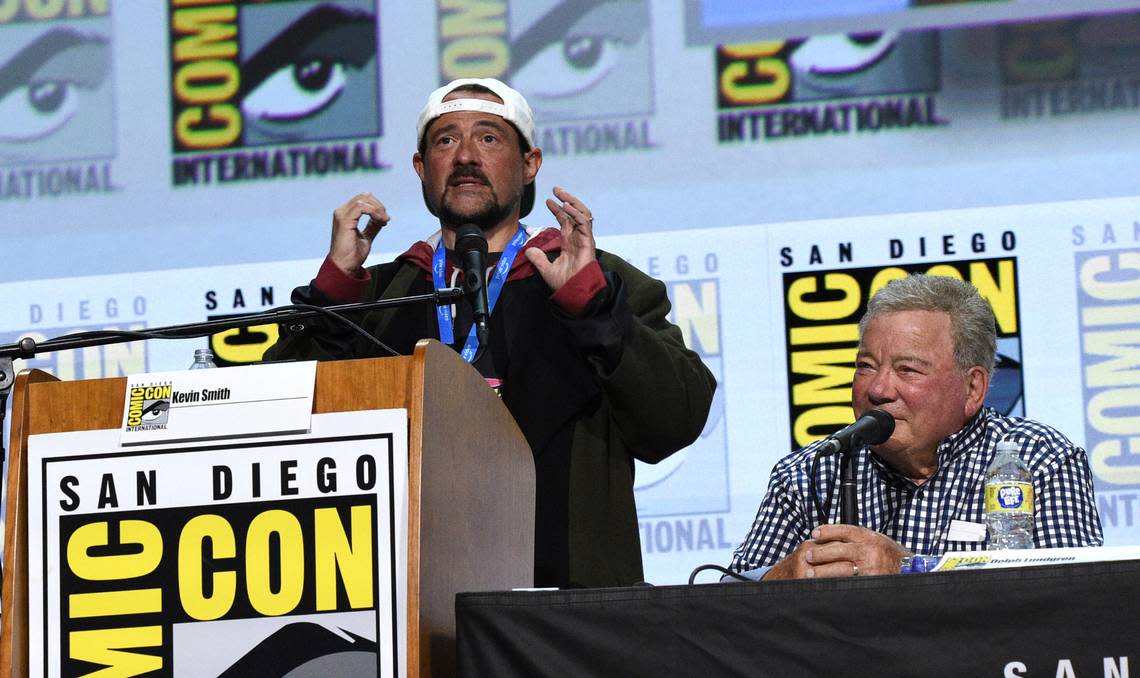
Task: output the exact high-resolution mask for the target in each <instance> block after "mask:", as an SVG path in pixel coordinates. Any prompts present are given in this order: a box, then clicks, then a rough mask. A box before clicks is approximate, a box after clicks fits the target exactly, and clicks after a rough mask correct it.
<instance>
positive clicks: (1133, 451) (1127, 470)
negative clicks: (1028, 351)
mask: <svg viewBox="0 0 1140 678" xmlns="http://www.w3.org/2000/svg"><path fill="white" fill-rule="evenodd" d="M1117 228H1120V227H1119V226H1118V227H1117ZM1133 228H1134V227H1133V226H1131V225H1129V226H1125V227H1124V228H1120V232H1121V233H1122V234H1127V233H1128V232H1129V231H1131V230H1132V229H1133ZM1135 228H1137V231H1136V233H1137V235H1138V236H1140V227H1135ZM1104 229H1105V230H1104V231H1103V233H1104V234H1105V235H1107V236H1110V237H1112V240H1111V241H1109V240H1107V239H1106V238H1105V239H1102V242H1105V243H1106V244H1107V243H1109V242H1113V243H1114V242H1115V236H1114V235H1112V225H1111V224H1105V226H1104ZM1089 230H1090V233H1088V234H1087V236H1086V235H1085V234H1083V233H1082V234H1081V235H1080V240H1081V241H1082V242H1083V241H1085V238H1086V237H1088V238H1089V239H1092V238H1093V237H1095V236H1094V233H1095V232H1096V231H1099V230H1100V227H1099V226H1098V227H1097V228H1095V229H1092V228H1090V229H1089ZM1074 236H1075V237H1074V241H1075V242H1076V241H1077V239H1076V234H1074ZM1123 237H1127V235H1123ZM1075 272H1076V292H1077V312H1076V314H1074V316H1073V317H1074V319H1075V320H1077V321H1078V322H1079V323H1080V338H1081V367H1082V369H1081V377H1082V382H1083V383H1082V387H1083V393H1082V396H1083V397H1082V404H1083V405H1084V407H1083V408H1082V409H1083V411H1084V419H1085V449H1086V450H1087V451H1088V454H1089V463H1090V465H1091V467H1092V472H1093V477H1094V481H1095V483H1096V487H1097V496H1098V499H1099V500H1100V501H1099V508H1100V512H1101V517H1102V519H1103V520H1104V523H1105V526H1106V527H1108V526H1111V527H1117V526H1127V527H1129V528H1131V526H1132V525H1133V518H1132V515H1133V513H1132V511H1133V509H1132V503H1133V500H1134V499H1135V496H1136V495H1135V490H1136V488H1137V487H1140V416H1138V415H1140V313H1138V312H1137V308H1140V248H1137V247H1131V248H1125V249H1104V250H1099V251H1097V250H1094V251H1078V252H1076V253H1075Z"/></svg>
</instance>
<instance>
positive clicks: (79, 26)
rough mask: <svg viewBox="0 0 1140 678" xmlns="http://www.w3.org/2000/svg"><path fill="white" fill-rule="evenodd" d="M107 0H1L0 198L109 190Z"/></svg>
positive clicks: (111, 131)
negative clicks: (53, 0) (65, 0)
mask: <svg viewBox="0 0 1140 678" xmlns="http://www.w3.org/2000/svg"><path fill="white" fill-rule="evenodd" d="M108 2H109V0H70V1H69V2H63V1H62V0H60V1H58V2H44V1H42V0H40V1H37V0H3V1H0V200H12V199H31V198H39V197H50V196H61V195H77V194H85V193H105V192H108V191H111V190H113V184H112V179H111V163H110V162H109V161H110V160H111V159H112V158H113V157H114V155H115V118H114V114H115V107H114V87H113V81H112V78H111V17H110V13H109V10H108V6H107V5H108Z"/></svg>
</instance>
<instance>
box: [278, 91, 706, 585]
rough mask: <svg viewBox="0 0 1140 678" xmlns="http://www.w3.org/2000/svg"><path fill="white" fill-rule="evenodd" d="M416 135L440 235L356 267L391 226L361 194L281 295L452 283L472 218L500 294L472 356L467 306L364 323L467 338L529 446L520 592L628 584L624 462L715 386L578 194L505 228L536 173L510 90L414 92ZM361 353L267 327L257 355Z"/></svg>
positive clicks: (667, 444) (336, 337)
mask: <svg viewBox="0 0 1140 678" xmlns="http://www.w3.org/2000/svg"><path fill="white" fill-rule="evenodd" d="M416 133H417V138H418V151H417V152H416V153H415V154H414V155H413V156H412V164H413V165H414V167H415V170H416V174H418V175H419V177H420V181H421V182H422V186H423V195H424V202H425V203H426V204H427V207H428V210H430V211H431V213H432V214H433V215H435V216H436V217H438V218H439V223H440V227H441V228H440V230H439V231H438V232H437V233H436V234H435V235H433V236H431V237H429V238H428V239H427V240H426V241H423V242H418V243H416V244H414V245H412V247H411V248H410V249H409V250H408V251H407V252H405V253H404V254H402V255H400V256H399V257H397V258H396V260H395V261H393V262H391V263H388V264H382V265H379V266H373V267H370V268H368V269H364V268H363V263H364V260H365V258H366V257H367V256H368V253H369V251H370V250H371V246H372V240H373V239H374V238H375V237H376V235H377V234H378V233H379V232H380V229H382V228H383V227H384V226H385V224H387V223H388V220H389V216H388V213H387V211H386V210H385V208H384V205H383V204H381V203H380V202H379V201H378V200H377V199H376V198H375V197H373V196H372V195H371V194H370V193H363V194H360V195H357V196H355V197H354V198H352V199H351V200H349V201H348V202H347V203H345V204H344V205H341V206H340V207H338V208H337V209H336V210H335V211H334V212H333V233H332V244H331V246H330V248H329V254H328V257H327V258H326V259H325V261H324V263H323V265H322V266H321V269H320V272H319V273H318V274H317V278H316V279H315V280H313V282H312V284H310V285H309V286H307V287H301V288H298V289H297V290H295V291H294V293H293V300H294V302H295V303H314V304H321V305H329V304H333V303H346V302H356V301H367V300H373V299H378V298H392V297H400V296H406V295H410V294H423V293H426V292H430V291H431V290H433V289H434V288H437V287H449V286H452V285H455V284H457V281H458V279H459V276H460V275H461V267H457V263H458V262H457V260H456V259H455V257H454V255H453V254H452V250H453V249H454V245H455V231H456V229H457V228H459V227H460V226H461V225H465V224H476V225H477V226H479V227H480V228H481V229H482V230H483V233H484V235H485V236H486V238H487V243H488V249H489V251H490V254H489V256H488V262H487V263H488V265H489V266H492V267H494V273H491V272H489V273H488V278H491V277H492V275H495V276H496V277H498V278H499V282H501V288H500V289H501V291H500V292H499V293H498V294H495V293H494V292H495V288H496V280H494V279H491V280H490V281H489V283H488V289H489V291H490V293H491V294H490V297H491V298H490V301H489V303H490V307H491V318H490V321H489V324H490V336H491V341H490V342H489V346H486V347H484V348H485V349H486V350H483V351H477V350H476V351H472V350H470V349H471V348H472V342H475V341H477V338H476V337H475V335H474V334H473V333H471V332H469V328H470V327H471V325H472V308H471V305H470V303H469V302H468V301H467V300H466V299H464V300H463V301H460V302H459V303H457V304H456V305H455V307H456V309H457V311H458V317H457V318H455V319H454V320H453V319H452V318H451V316H450V314H449V313H438V314H437V312H436V309H435V308H431V307H427V306H419V307H408V308H402V309H392V310H386V311H382V312H375V313H371V314H369V315H368V316H366V317H365V318H364V321H363V324H364V325H365V328H366V329H368V330H369V331H370V332H372V333H374V334H375V335H376V336H378V337H379V338H380V339H381V340H383V341H384V342H385V343H387V344H389V345H390V346H392V347H393V348H395V349H396V350H398V351H401V352H404V353H411V352H412V350H413V348H414V346H415V342H416V341H417V340H419V339H422V338H425V337H431V338H440V339H441V340H442V341H443V342H444V343H449V344H451V345H452V346H453V347H455V348H456V350H459V349H460V347H463V346H464V345H465V344H466V346H467V349H468V350H467V351H464V356H465V358H467V359H468V360H471V359H474V360H475V367H476V368H477V369H478V370H479V371H480V372H481V373H482V374H483V376H484V377H486V378H487V380H488V381H489V382H490V383H492V384H494V385H497V386H498V387H499V388H500V393H501V395H502V399H503V402H504V404H506V406H507V408H508V409H509V410H510V411H511V414H512V415H514V418H515V420H516V421H517V422H518V424H519V428H520V429H521V430H522V432H523V434H524V435H525V436H526V439H527V442H528V443H529V444H530V447H531V450H532V451H533V453H534V460H535V471H536V483H537V487H536V506H535V533H536V534H535V585H537V586H562V587H567V586H617V585H629V584H634V583H637V582H639V581H641V579H642V577H643V575H642V568H641V548H640V540H639V538H638V526H637V513H636V508H635V506H634V499H633V460H634V459H635V458H636V459H641V460H642V461H646V462H649V463H655V462H658V461H660V460H662V459H664V458H665V457H667V456H669V455H670V454H672V453H673V452H675V451H677V450H679V449H681V448H683V447H685V446H686V445H688V444H690V443H692V442H693V441H694V440H695V439H696V438H697V436H698V435H699V434H700V432H701V429H702V428H703V426H704V424H705V419H706V417H707V415H708V411H709V406H710V404H711V401H712V395H713V391H714V390H715V388H716V382H715V380H714V379H713V377H712V374H711V373H710V372H709V371H708V369H707V368H706V367H705V366H704V365H703V364H702V363H701V361H700V358H699V357H698V356H697V355H696V354H695V353H693V352H692V351H689V350H688V349H686V348H685V346H684V343H683V342H682V339H681V332H680V330H679V329H678V328H677V327H676V326H675V325H673V324H671V323H669V322H668V320H666V316H667V315H668V313H669V301H668V299H667V298H666V296H665V286H664V285H663V284H662V283H661V282H660V281H657V280H654V279H652V278H649V277H648V276H646V275H645V274H643V273H641V272H640V271H638V270H637V269H636V268H633V267H632V266H630V265H629V264H627V263H626V262H624V261H623V260H622V259H620V258H618V257H616V256H613V255H611V254H608V253H605V252H601V251H598V250H597V249H596V248H595V245H594V235H593V216H592V214H591V212H590V209H589V208H588V207H586V205H585V204H583V203H582V201H581V200H579V199H578V198H577V197H575V196H574V195H572V194H571V193H569V192H568V191H565V190H563V189H562V188H558V187H555V188H554V198H553V199H550V198H548V199H547V200H546V206H547V208H548V209H549V210H550V213H551V214H553V215H554V218H555V219H556V220H557V221H558V223H559V226H560V227H561V228H560V229H556V228H536V227H532V226H526V225H523V224H521V223H520V222H519V219H520V218H521V217H524V216H526V215H527V214H528V213H529V212H530V210H531V208H532V207H533V205H534V196H535V187H534V180H535V176H536V175H537V174H538V170H539V167H540V166H541V165H542V151H541V149H538V148H536V147H535V146H534V118H533V115H532V113H531V110H530V106H529V105H528V104H527V102H526V100H525V99H523V97H522V95H520V94H519V93H518V92H516V91H515V90H513V89H511V88H510V87H508V86H507V85H505V84H503V83H502V82H499V81H498V80H493V79H470V78H468V79H461V80H456V81H453V82H451V83H449V84H448V85H445V86H444V87H441V88H439V89H437V90H436V91H434V92H433V93H432V94H431V96H430V97H428V101H427V105H425V106H424V109H423V111H422V112H421V113H420V116H419V119H418V121H417V123H416ZM364 215H368V217H369V220H368V222H367V224H366V225H365V226H364V228H363V229H359V228H358V227H357V223H358V221H359V220H360V218H361V217H362V216H364ZM519 255H521V256H519ZM500 262H502V263H503V265H499V264H500ZM433 269H434V272H433ZM318 330H319V331H318ZM449 334H450V337H449V336H448V335H449ZM375 353H376V351H375V348H374V347H372V346H371V345H370V344H368V343H366V341H365V340H363V339H361V338H360V337H358V336H357V335H355V334H353V333H351V332H349V331H346V330H343V329H341V328H340V327H339V326H334V325H331V324H328V323H325V322H320V323H316V322H314V323H311V324H309V326H308V327H301V328H299V327H297V326H293V327H285V326H282V336H281V340H280V341H279V342H278V344H277V345H276V346H274V347H273V348H271V349H270V351H269V352H268V353H267V354H266V358H267V359H277V358H282V357H294V356H304V357H306V358H316V359H331V358H346V357H365V356H368V355H375Z"/></svg>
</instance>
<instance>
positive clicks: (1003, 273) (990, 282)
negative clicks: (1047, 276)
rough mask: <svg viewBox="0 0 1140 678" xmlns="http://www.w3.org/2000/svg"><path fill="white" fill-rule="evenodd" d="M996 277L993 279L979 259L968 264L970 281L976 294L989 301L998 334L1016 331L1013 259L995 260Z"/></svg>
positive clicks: (1014, 332) (1015, 292) (1015, 283)
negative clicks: (975, 289)
mask: <svg viewBox="0 0 1140 678" xmlns="http://www.w3.org/2000/svg"><path fill="white" fill-rule="evenodd" d="M997 269H998V279H997V280H994V277H993V274H992V273H990V269H989V267H987V266H986V265H985V264H984V263H982V262H980V261H976V262H973V263H971V264H970V283H971V284H972V285H973V286H974V287H976V288H977V289H978V294H980V295H982V298H983V299H985V300H986V301H988V302H990V307H992V308H993V310H994V320H995V321H996V322H997V328H998V334H1016V333H1017V281H1016V280H1014V272H1013V260H1012V259H1002V260H1001V261H999V262H997Z"/></svg>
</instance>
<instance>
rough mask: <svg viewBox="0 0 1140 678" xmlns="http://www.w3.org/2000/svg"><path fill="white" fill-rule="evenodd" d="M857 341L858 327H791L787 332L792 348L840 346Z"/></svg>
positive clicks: (847, 325)
mask: <svg viewBox="0 0 1140 678" xmlns="http://www.w3.org/2000/svg"><path fill="white" fill-rule="evenodd" d="M857 341H859V325H857V324H856V323H848V324H845V325H821V326H817V327H793V328H792V329H790V330H788V343H789V344H792V345H793V346H802V345H804V344H842V343H848V342H850V343H854V342H857Z"/></svg>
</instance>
